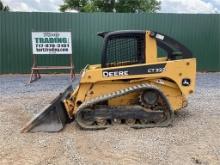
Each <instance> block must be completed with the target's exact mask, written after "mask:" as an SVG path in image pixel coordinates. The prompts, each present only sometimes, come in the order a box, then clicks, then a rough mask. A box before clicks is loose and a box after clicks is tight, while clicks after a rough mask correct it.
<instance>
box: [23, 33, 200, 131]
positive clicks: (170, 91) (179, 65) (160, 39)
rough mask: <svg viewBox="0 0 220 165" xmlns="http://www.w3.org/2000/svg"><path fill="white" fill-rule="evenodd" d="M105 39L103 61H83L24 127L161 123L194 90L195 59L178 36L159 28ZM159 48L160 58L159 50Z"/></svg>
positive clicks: (93, 127) (108, 35)
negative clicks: (63, 87) (76, 75)
mask: <svg viewBox="0 0 220 165" xmlns="http://www.w3.org/2000/svg"><path fill="white" fill-rule="evenodd" d="M98 35H99V36H101V37H103V38H104V46H103V49H102V53H101V64H98V65H87V66H86V67H85V68H84V69H83V70H82V71H81V74H80V80H79V81H78V82H74V84H72V85H70V86H69V87H68V88H67V89H66V91H64V92H63V93H61V94H60V95H59V96H58V97H57V98H56V99H55V100H54V101H52V102H51V104H50V105H49V106H48V107H46V108H45V109H44V110H43V111H42V112H41V113H40V114H38V115H37V116H36V117H34V118H33V119H32V120H31V121H30V122H28V123H27V124H26V125H25V126H24V127H23V129H22V132H38V131H44V132H57V131H60V130H61V129H62V128H63V127H64V125H65V124H66V123H69V122H71V121H73V120H75V121H76V123H77V124H78V125H79V126H80V127H81V128H83V129H88V130H96V129H105V128H108V127H110V126H112V125H114V124H115V123H117V124H119V123H120V124H127V125H129V126H130V127H132V128H147V127H165V126H169V125H170V124H171V123H172V120H173V117H174V115H173V114H174V112H175V111H178V110H180V109H181V108H183V107H185V106H187V97H188V95H189V94H191V93H193V92H194V88H195V76H196V59H195V58H193V56H192V53H191V52H190V51H189V50H188V49H187V48H186V47H185V46H183V45H182V44H181V43H179V42H178V41H176V40H174V39H172V38H170V37H168V36H166V35H164V34H161V33H158V32H153V31H139V30H138V31H136V30H124V31H115V32H103V33H99V34H98ZM158 50H160V51H163V53H164V55H165V56H163V57H160V56H159V55H158V52H159V51H158Z"/></svg>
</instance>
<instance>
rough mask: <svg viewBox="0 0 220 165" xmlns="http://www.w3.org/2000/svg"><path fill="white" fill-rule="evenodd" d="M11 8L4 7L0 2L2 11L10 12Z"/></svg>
mask: <svg viewBox="0 0 220 165" xmlns="http://www.w3.org/2000/svg"><path fill="white" fill-rule="evenodd" d="M9 10H10V9H9V7H8V6H4V5H3V3H2V1H1V0H0V11H9Z"/></svg>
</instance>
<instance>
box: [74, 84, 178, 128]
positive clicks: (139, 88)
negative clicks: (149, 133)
mask: <svg viewBox="0 0 220 165" xmlns="http://www.w3.org/2000/svg"><path fill="white" fill-rule="evenodd" d="M146 89H153V90H157V91H158V92H159V94H160V95H161V96H162V97H163V99H164V101H166V104H167V106H168V108H169V114H167V116H166V117H167V120H165V121H164V122H161V123H155V124H135V125H133V126H131V127H132V128H149V127H167V126H169V125H171V123H172V120H173V114H174V113H173V110H172V109H171V106H170V104H169V101H168V100H167V98H166V96H165V95H164V94H163V92H162V91H161V90H160V89H158V88H157V87H155V86H153V85H150V84H147V83H144V84H138V85H135V86H132V87H128V88H124V89H121V90H118V91H115V92H111V93H109V94H105V95H101V96H98V97H95V98H93V99H91V100H88V101H85V102H83V103H82V104H81V105H80V106H79V107H78V110H77V113H76V118H75V119H76V122H77V124H78V125H79V126H80V127H81V128H83V129H92V130H93V129H105V128H108V127H109V126H99V125H89V126H88V125H85V124H84V123H82V122H81V121H80V119H79V113H80V112H81V111H83V109H85V108H87V107H90V106H92V105H95V104H97V103H99V102H103V101H106V100H109V99H112V98H116V97H120V96H123V95H126V94H129V93H132V92H137V91H142V90H146Z"/></svg>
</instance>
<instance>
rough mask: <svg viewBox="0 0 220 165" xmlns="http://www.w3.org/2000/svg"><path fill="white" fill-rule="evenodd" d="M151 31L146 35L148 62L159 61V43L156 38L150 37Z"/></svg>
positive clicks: (146, 57) (146, 56)
mask: <svg viewBox="0 0 220 165" xmlns="http://www.w3.org/2000/svg"><path fill="white" fill-rule="evenodd" d="M149 34H150V32H149V31H147V32H146V36H145V60H146V64H150V63H155V62H157V43H156V40H155V39H154V38H152V37H150V35H149Z"/></svg>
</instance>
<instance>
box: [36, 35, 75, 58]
mask: <svg viewBox="0 0 220 165" xmlns="http://www.w3.org/2000/svg"><path fill="white" fill-rule="evenodd" d="M32 50H33V54H72V41H71V32H32Z"/></svg>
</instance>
